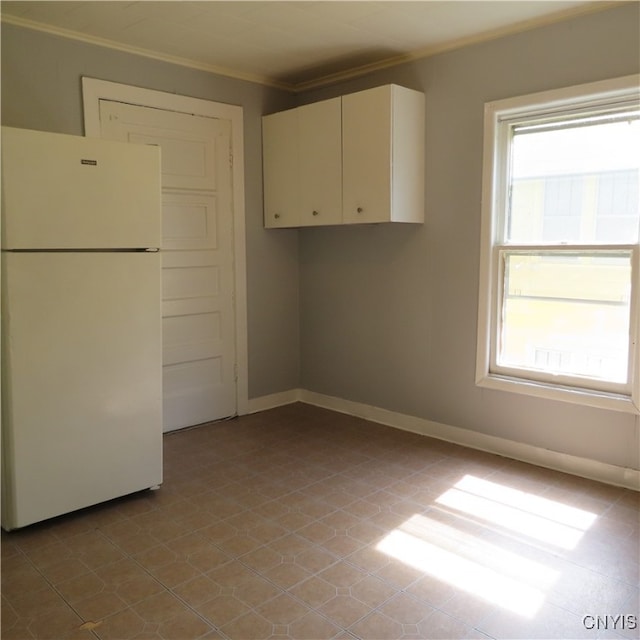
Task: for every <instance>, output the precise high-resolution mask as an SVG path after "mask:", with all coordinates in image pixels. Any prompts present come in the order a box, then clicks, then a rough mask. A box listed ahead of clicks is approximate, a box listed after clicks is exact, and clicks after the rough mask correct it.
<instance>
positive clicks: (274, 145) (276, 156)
mask: <svg viewBox="0 0 640 640" xmlns="http://www.w3.org/2000/svg"><path fill="white" fill-rule="evenodd" d="M298 142H299V141H298V112H297V111H296V110H295V109H291V110H289V111H282V112H280V113H274V114H273V115H271V116H267V117H265V118H263V119H262V156H263V160H262V170H263V178H264V216H265V219H264V222H265V226H266V227H295V226H297V225H298V222H299V219H300V216H299V209H298V194H299V187H298V185H299V172H298Z"/></svg>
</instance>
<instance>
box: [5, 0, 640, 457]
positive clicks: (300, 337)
mask: <svg viewBox="0 0 640 640" xmlns="http://www.w3.org/2000/svg"><path fill="white" fill-rule="evenodd" d="M638 21H639V17H638V5H637V3H629V4H626V5H623V6H619V7H616V8H613V9H610V10H607V11H605V12H598V13H594V14H590V15H585V16H582V17H579V18H576V19H573V20H571V21H566V22H562V23H559V24H556V25H551V26H547V27H544V28H540V29H535V30H532V31H528V32H524V33H521V34H517V35H513V36H509V37H505V38H501V39H499V40H495V41H491V42H487V43H484V44H480V45H475V46H472V47H468V48H465V49H460V50H457V51H453V52H450V53H445V54H441V55H438V56H435V57H432V58H428V59H425V60H422V61H418V62H414V63H411V64H405V65H401V66H397V67H394V68H392V69H388V70H385V71H381V72H377V73H373V74H370V75H368V76H365V77H362V78H358V79H355V80H352V81H349V82H344V83H340V84H337V85H334V86H332V87H328V88H325V89H322V90H316V91H310V92H307V93H305V94H303V95H302V96H299V97H298V98H297V101H298V102H299V103H305V102H311V101H314V100H316V99H322V98H326V97H330V96H334V95H340V94H343V93H348V92H352V91H356V90H359V89H363V88H368V87H372V86H375V85H379V84H384V83H389V82H394V83H397V84H401V85H405V86H408V87H412V88H415V89H419V90H422V91H424V92H425V94H426V100H427V115H426V125H427V158H426V161H427V162H426V201H427V209H426V223H425V224H424V225H423V226H402V225H378V226H365V227H357V228H356V227H348V228H347V227H344V228H325V229H304V230H301V231H289V230H272V231H265V230H264V229H263V228H262V203H261V198H262V178H261V160H260V115H261V114H263V113H271V112H274V111H278V110H280V109H283V108H286V107H288V106H293V104H294V102H295V100H294V99H293V98H292V97H291V96H288V95H287V94H286V93H285V92H281V91H277V90H273V89H267V88H264V87H260V86H257V85H253V84H251V83H247V82H242V81H236V80H230V79H226V78H222V77H220V76H216V75H214V74H209V73H205V72H201V71H194V70H191V69H187V68H183V67H179V66H175V65H171V64H167V63H162V62H158V61H153V60H148V59H145V58H142V57H137V56H131V55H128V54H124V53H121V52H117V51H111V50H108V49H104V48H101V47H95V46H91V45H86V44H82V43H78V42H73V41H70V40H65V39H62V38H57V37H54V36H49V35H45V34H41V33H37V32H34V31H30V30H25V29H20V28H17V27H12V26H9V25H3V27H2V120H3V124H8V125H12V126H19V127H29V128H35V129H44V130H49V131H60V132H68V133H78V134H79V133H82V110H81V91H80V77H81V76H82V75H87V76H91V77H95V78H100V79H104V80H112V81H116V82H121V83H126V84H132V85H137V86H142V87H147V88H151V89H158V90H163V91H171V92H176V93H179V94H184V95H190V96H194V97H199V98H205V99H210V100H215V101H220V102H228V103H232V104H239V105H242V106H243V107H244V116H245V170H246V173H245V192H246V215H247V254H248V256H247V261H248V264H247V270H248V312H249V393H250V397H259V396H262V395H266V394H269V393H274V392H278V391H285V390H288V389H292V388H296V387H303V388H306V389H310V390H313V391H317V392H321V393H326V394H329V395H334V396H337V397H341V398H345V399H348V400H353V401H358V402H364V403H367V404H371V405H375V406H378V407H384V408H387V409H390V410H394V411H399V412H402V413H406V414H410V415H414V416H418V417H422V418H425V419H431V420H436V421H440V422H444V423H446V424H450V425H453V426H458V427H464V428H467V429H471V430H474V431H478V432H482V433H486V434H489V435H496V436H500V437H504V438H509V439H513V440H519V441H522V442H526V443H530V444H533V445H536V446H540V447H543V448H548V449H552V450H556V451H561V452H566V453H570V454H573V455H577V456H583V457H586V458H592V459H594V460H599V461H602V462H607V463H611V464H617V465H621V466H626V467H633V468H636V469H637V468H640V462H639V457H640V454H639V452H638V449H639V430H640V426H639V422H638V419H637V418H635V417H634V416H631V415H628V414H622V413H616V412H608V411H600V410H594V409H589V408H586V407H581V406H578V405H572V404H565V403H558V402H550V401H544V400H539V399H534V398H529V397H526V396H520V395H516V394H509V393H503V392H497V391H489V390H482V389H479V388H477V387H476V386H475V384H474V371H475V347H476V326H477V302H478V275H477V272H478V259H479V230H480V195H481V175H482V162H481V156H482V135H483V133H482V112H483V105H484V102H486V101H489V100H495V99H500V98H506V97H511V96H514V95H519V94H523V93H530V92H534V91H540V90H544V89H549V88H554V87H562V86H568V85H572V84H577V83H582V82H589V81H592V80H599V79H603V78H608V77H615V76H621V75H626V74H629V73H637V72H638V71H639V66H640V64H639V61H640V49H639V44H638V23H639V22H638ZM298 274H299V275H298Z"/></svg>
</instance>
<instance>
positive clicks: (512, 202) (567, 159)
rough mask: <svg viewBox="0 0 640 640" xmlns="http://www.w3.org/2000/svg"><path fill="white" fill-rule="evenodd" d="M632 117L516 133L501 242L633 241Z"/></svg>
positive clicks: (638, 130) (639, 126)
mask: <svg viewBox="0 0 640 640" xmlns="http://www.w3.org/2000/svg"><path fill="white" fill-rule="evenodd" d="M639 168H640V119H639V117H638V114H637V112H629V113H627V114H616V116H615V118H613V121H610V120H607V119H606V118H602V117H594V118H592V119H591V118H582V119H581V120H568V121H565V122H554V123H550V124H548V125H530V126H526V125H523V126H515V127H514V128H513V138H512V144H511V171H510V181H509V185H510V189H509V193H510V197H509V206H508V212H507V220H506V227H507V228H506V234H505V235H506V241H507V242H511V243H517V244H528V243H531V244H538V243H582V244H593V243H612V242H617V243H627V244H631V243H635V242H637V241H638V228H639V223H638V221H639V219H640V211H639V208H638V172H639Z"/></svg>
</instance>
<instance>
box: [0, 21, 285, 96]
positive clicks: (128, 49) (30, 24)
mask: <svg viewBox="0 0 640 640" xmlns="http://www.w3.org/2000/svg"><path fill="white" fill-rule="evenodd" d="M0 21H2V22H5V23H7V24H11V25H15V26H17V27H23V28H25V29H33V30H34V31H41V32H43V33H48V34H49V35H53V36H59V37H61V38H67V39H68V40H77V41H79V42H84V43H86V44H92V45H96V46H98V47H105V48H107V49H114V50H116V51H122V52H123V53H130V54H133V55H137V56H143V57H145V58H151V59H153V60H159V61H161V62H169V63H171V64H177V65H180V66H182V67H189V68H190V69H196V70H198V71H207V72H209V73H215V74H216V75H220V76H225V77H227V78H233V79H235V80H244V81H246V82H253V83H255V84H261V85H266V86H268V87H274V88H276V89H283V90H285V91H294V90H295V87H294V85H292V84H287V83H286V82H280V81H278V80H274V79H273V78H269V77H267V76H262V75H258V74H252V73H244V72H242V71H237V70H235V69H229V68H227V67H221V66H218V65H214V64H208V63H206V62H200V61H198V60H192V59H191V58H182V57H180V56H173V55H169V54H166V53H161V52H159V51H153V50H151V49H144V48H141V47H134V46H132V45H128V44H123V43H121V42H116V41H115V40H109V39H108V38H99V37H98V36H91V35H87V34H85V33H80V32H79V31H73V30H71V29H63V28H62V27H55V26H52V25H49V24H44V23H43V22H37V21H35V20H28V19H26V18H20V17H17V16H11V15H6V14H5V15H2V16H0Z"/></svg>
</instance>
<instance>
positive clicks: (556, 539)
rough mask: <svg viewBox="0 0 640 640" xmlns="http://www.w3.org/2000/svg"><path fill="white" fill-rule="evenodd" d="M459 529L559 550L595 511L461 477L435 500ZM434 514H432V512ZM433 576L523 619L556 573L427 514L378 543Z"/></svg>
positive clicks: (569, 543)
mask: <svg viewBox="0 0 640 640" xmlns="http://www.w3.org/2000/svg"><path fill="white" fill-rule="evenodd" d="M435 502H436V506H438V505H442V506H444V507H447V509H448V511H447V515H448V517H451V516H456V515H457V517H458V518H459V519H460V524H461V526H463V525H465V524H466V523H467V522H468V519H469V517H471V518H473V519H476V520H477V519H481V520H483V521H485V522H487V523H489V524H492V525H498V526H499V527H501V528H504V529H508V530H509V532H515V533H517V534H522V535H523V538H525V540H524V541H525V542H526V538H534V539H535V540H536V541H543V542H546V543H550V544H552V545H554V546H559V547H562V548H564V549H573V548H575V546H576V545H577V544H578V542H579V540H580V538H581V537H582V536H583V535H584V533H585V531H586V530H587V529H588V528H589V527H590V526H591V525H592V524H593V522H594V520H595V519H596V517H597V516H596V515H595V514H593V513H590V512H588V511H584V510H582V509H576V508H575V507H571V506H568V505H565V504H562V503H560V502H556V501H554V500H549V499H547V498H541V497H540V496H536V495H533V494H531V493H526V492H524V491H519V490H516V489H512V488H510V487H507V486H504V485H500V484H497V483H495V482H489V481H487V480H482V479H480V478H476V477H474V476H471V475H467V476H465V477H464V478H462V480H460V481H459V482H458V483H456V485H454V487H452V488H451V489H449V490H448V491H445V492H444V493H443V494H442V495H441V496H440V497H439V498H437V499H436V501H435ZM434 516H436V512H434ZM376 548H377V549H378V550H379V551H381V552H383V553H385V554H387V555H388V556H390V557H392V558H395V559H397V560H400V561H401V562H403V563H404V564H406V565H408V566H411V567H414V568H416V569H418V570H419V571H422V572H424V573H425V574H428V575H430V576H433V577H434V578H437V579H438V580H442V581H443V582H446V583H448V584H450V585H453V586H455V587H457V588H460V589H464V590H465V591H467V592H468V593H471V594H472V595H475V596H477V597H479V598H482V599H484V600H486V601H488V602H490V603H491V604H494V605H498V606H500V607H502V608H504V609H507V610H509V611H511V612H514V613H516V614H519V615H521V616H523V617H527V618H531V617H533V616H534V615H535V614H536V612H537V611H538V610H539V608H540V607H541V606H542V604H543V602H544V599H545V594H546V593H547V591H548V590H549V589H550V588H551V586H552V585H553V584H554V583H555V582H556V580H557V579H558V577H559V573H558V571H556V570H554V569H552V568H550V567H548V566H546V565H544V564H542V563H540V562H536V561H534V560H530V559H529V558H526V557H524V556H523V555H521V554H518V553H514V552H511V551H507V550H506V549H503V548H502V547H499V546H497V545H495V544H492V543H490V542H488V541H487V540H483V539H482V538H479V537H477V536H474V535H471V534H469V533H465V532H464V531H462V530H461V529H460V528H457V527H454V526H450V525H448V524H444V523H443V522H441V521H439V520H438V519H436V517H430V516H429V515H420V514H415V515H413V516H411V517H410V518H409V519H408V520H406V521H405V522H403V523H402V524H401V525H400V526H399V527H397V528H396V529H394V530H393V531H392V532H391V533H390V534H389V535H387V536H386V537H385V538H383V539H382V540H381V541H380V543H379V544H378V545H377V547H376Z"/></svg>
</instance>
